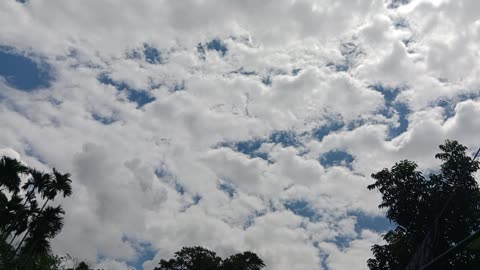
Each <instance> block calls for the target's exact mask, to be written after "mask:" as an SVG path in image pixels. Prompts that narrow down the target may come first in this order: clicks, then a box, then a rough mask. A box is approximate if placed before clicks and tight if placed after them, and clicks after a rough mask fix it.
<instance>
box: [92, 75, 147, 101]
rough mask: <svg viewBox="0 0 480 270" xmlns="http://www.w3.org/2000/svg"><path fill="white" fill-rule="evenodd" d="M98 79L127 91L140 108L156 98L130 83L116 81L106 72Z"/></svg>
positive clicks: (129, 98)
mask: <svg viewBox="0 0 480 270" xmlns="http://www.w3.org/2000/svg"><path fill="white" fill-rule="evenodd" d="M98 81H99V82H101V83H103V84H106V85H111V86H113V87H115V88H116V89H117V90H118V91H125V92H126V94H127V98H128V100H129V101H131V102H135V103H137V107H139V108H140V107H142V106H144V105H145V104H148V103H150V102H153V101H154V100H155V98H154V97H152V96H150V94H148V92H147V91H145V90H141V89H134V88H131V87H130V86H129V85H128V84H126V83H124V82H117V81H114V80H113V79H112V78H110V76H108V74H106V73H102V74H100V76H98Z"/></svg>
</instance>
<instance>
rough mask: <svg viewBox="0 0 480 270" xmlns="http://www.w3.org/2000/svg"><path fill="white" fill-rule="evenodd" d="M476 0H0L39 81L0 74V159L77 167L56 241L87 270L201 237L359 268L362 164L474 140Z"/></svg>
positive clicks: (147, 264)
mask: <svg viewBox="0 0 480 270" xmlns="http://www.w3.org/2000/svg"><path fill="white" fill-rule="evenodd" d="M479 9H480V3H479V2H478V1H475V0H455V1H453V0H452V1H448V0H430V1H427V0H413V1H382V0H362V1H360V0H340V1H339V0H325V1H318V0H281V1H278V0H275V1H273V0H268V1H253V0H252V1H250V0H248V1H245V0H243V1H218V0H209V1H198V0H186V1H147V0H145V1H126V0H125V1H123V0H121V1H120V0H115V1H93V0H86V1H81V3H80V2H79V1H73V0H72V1H66V0H48V1H47V0H30V1H27V2H26V3H19V2H17V1H13V0H11V1H10V0H9V1H2V2H1V3H0V50H1V51H2V53H3V54H4V56H5V57H6V55H8V57H10V58H12V57H13V58H12V59H13V60H12V61H16V60H15V59H14V58H15V57H17V58H19V59H27V60H24V61H27V62H28V63H30V65H33V66H34V67H35V68H36V69H40V70H41V72H43V74H47V75H45V76H46V77H42V78H48V79H49V80H50V81H48V83H46V84H39V85H37V87H28V88H27V89H25V88H22V87H19V86H18V85H16V84H15V80H14V79H18V80H22V79H23V80H25V79H26V77H22V76H24V75H25V74H23V73H22V72H21V71H18V72H17V74H9V75H8V74H3V73H2V74H1V75H2V76H0V126H1V132H0V149H2V150H1V151H0V154H8V155H14V156H17V157H21V159H22V160H24V161H25V162H27V163H28V164H29V165H31V166H34V167H38V168H40V169H46V170H47V169H49V168H51V167H56V168H58V169H60V170H62V171H66V172H71V173H72V178H73V179H74V195H73V196H72V197H71V198H69V199H68V200H65V201H63V202H61V203H62V204H63V205H64V206H65V208H66V213H67V214H66V217H65V218H66V220H65V221H66V223H65V227H64V230H63V232H62V233H61V234H60V235H59V236H58V237H57V238H56V239H55V240H54V241H53V246H54V249H55V251H56V252H58V253H69V254H71V255H73V256H75V257H79V258H82V259H85V260H87V261H89V262H90V263H91V264H93V265H95V264H97V267H101V268H111V269H127V266H128V265H130V266H135V267H137V268H138V269H141V267H143V268H144V269H152V268H153V267H154V266H155V265H156V264H157V263H158V261H159V260H160V259H161V258H165V257H168V256H172V254H173V252H175V251H176V250H178V249H180V248H181V247H182V246H190V245H202V246H206V247H208V248H211V249H213V250H216V251H218V253H219V254H220V255H221V256H227V255H230V254H232V253H236V252H240V251H244V250H252V251H254V252H256V253H257V254H258V255H259V256H260V257H261V258H263V259H264V260H265V262H266V264H267V269H269V270H282V269H299V270H301V269H305V270H308V269H330V270H343V269H351V268H352V267H355V269H366V259H367V258H368V257H369V256H371V254H370V246H371V245H372V244H374V243H380V242H381V237H380V235H381V233H382V231H383V230H385V229H388V225H386V226H384V228H379V226H370V225H369V224H368V223H369V222H365V220H379V217H381V216H382V212H381V211H379V210H378V209H377V205H378V203H379V195H378V194H376V193H375V192H370V191H368V190H367V189H366V186H367V185H368V184H369V183H371V181H372V180H371V179H370V178H369V175H370V174H371V173H373V172H375V171H378V170H380V169H382V168H383V167H387V166H391V165H392V164H393V163H394V162H395V161H398V160H400V159H405V158H408V159H413V160H415V161H418V162H419V165H420V166H421V168H422V169H423V170H430V169H434V168H435V166H437V165H438V163H437V161H435V160H434V159H433V154H434V153H435V152H436V151H437V148H436V147H437V145H438V144H440V143H441V142H442V141H443V140H445V139H447V138H450V139H458V140H460V141H461V142H462V143H464V144H465V145H467V146H468V147H470V149H471V150H472V151H473V149H475V148H476V147H479V146H480V142H478V141H477V140H476V137H477V136H476V135H477V134H476V133H477V131H478V130H480V120H479V119H480V117H479V116H480V101H479V99H478V96H479V89H480V81H479V80H478V78H479V77H480V63H478V61H480V60H479V59H480V57H479V56H480V55H479V51H480V48H479V46H480V45H479V44H480V17H479V16H478V14H477V13H478V12H475V11H477V10H479ZM0 57H1V55H0ZM10 58H9V59H10ZM5 63H6V62H3V63H0V66H2V67H4V66H5V65H6V64H5ZM12 63H13V62H12ZM1 70H2V69H0V71H1ZM6 70H11V69H6ZM38 72H40V71H38ZM7 75H8V76H9V77H7ZM12 76H13V77H12ZM15 76H18V78H15ZM385 224H387V223H385ZM380 227H381V226H380Z"/></svg>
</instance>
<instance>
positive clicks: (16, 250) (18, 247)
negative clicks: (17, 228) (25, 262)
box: [15, 199, 50, 254]
mask: <svg viewBox="0 0 480 270" xmlns="http://www.w3.org/2000/svg"><path fill="white" fill-rule="evenodd" d="M49 200H50V199H47V200H46V201H45V203H44V204H43V206H42V209H40V212H39V213H41V212H42V211H43V208H45V206H46V205H47V203H48V201H49ZM29 232H30V228H28V230H27V232H26V233H25V235H23V238H22V240H21V241H20V243H19V244H18V246H17V248H16V249H15V254H17V252H18V250H19V249H20V247H21V246H22V244H23V241H25V238H27V235H28V233H29Z"/></svg>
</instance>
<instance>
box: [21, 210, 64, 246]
mask: <svg viewBox="0 0 480 270" xmlns="http://www.w3.org/2000/svg"><path fill="white" fill-rule="evenodd" d="M64 214H65V211H64V210H63V209H62V207H61V206H57V207H51V206H48V207H46V208H45V210H43V211H42V212H40V213H39V214H38V216H37V218H36V219H35V220H33V221H32V222H31V223H30V226H29V227H30V234H29V236H28V237H27V238H26V240H25V245H24V246H23V247H22V252H21V254H27V253H28V254H30V253H32V252H33V251H35V253H44V252H49V251H50V243H49V242H48V240H47V239H50V238H53V237H55V236H56V235H57V234H58V233H59V232H60V231H61V230H62V227H63V217H62V216H63V215H64Z"/></svg>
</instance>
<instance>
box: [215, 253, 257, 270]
mask: <svg viewBox="0 0 480 270" xmlns="http://www.w3.org/2000/svg"><path fill="white" fill-rule="evenodd" d="M263 267H265V264H264V263H263V261H262V260H261V259H260V258H259V257H258V256H257V254H255V253H253V252H250V251H246V252H244V253H238V254H234V255H232V256H230V257H228V258H227V259H225V260H224V261H223V264H222V269H223V270H260V269H262V268H263Z"/></svg>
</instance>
